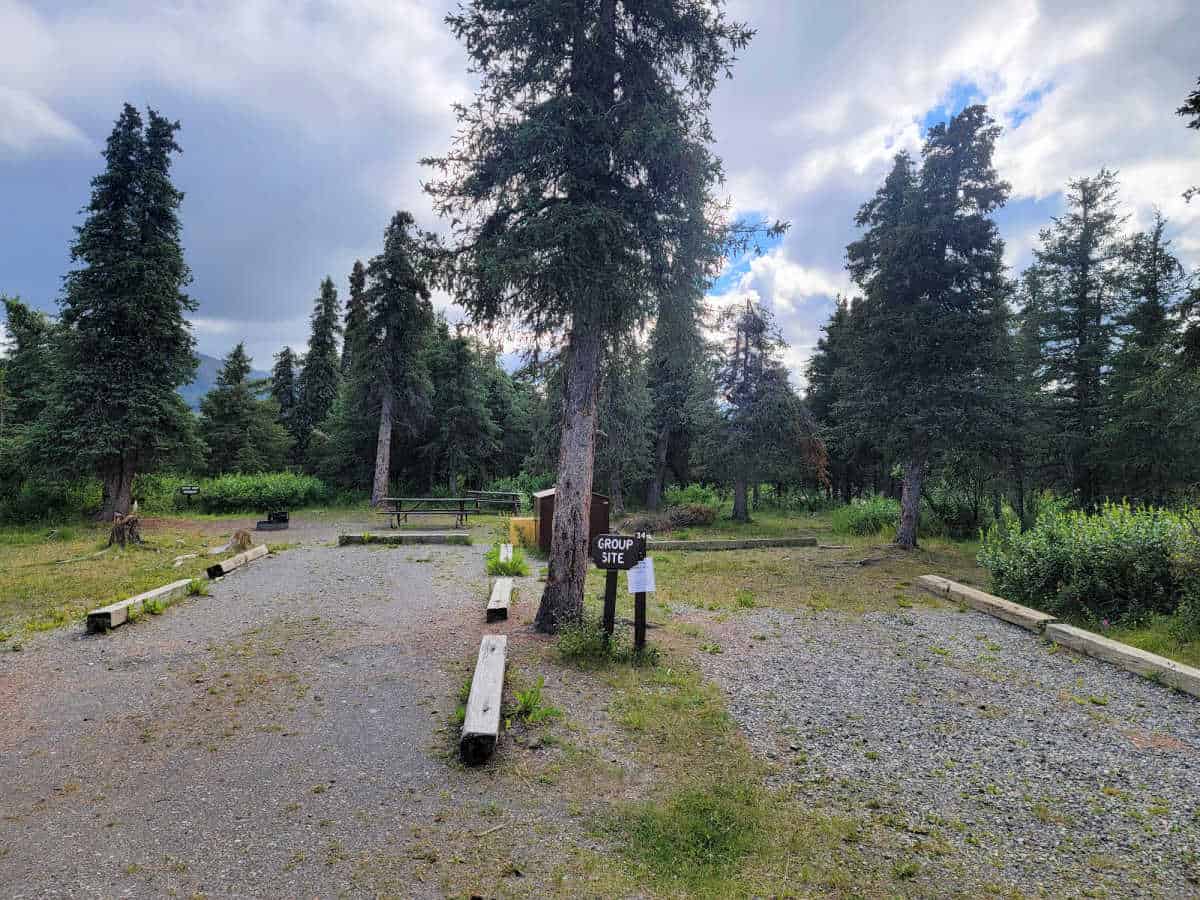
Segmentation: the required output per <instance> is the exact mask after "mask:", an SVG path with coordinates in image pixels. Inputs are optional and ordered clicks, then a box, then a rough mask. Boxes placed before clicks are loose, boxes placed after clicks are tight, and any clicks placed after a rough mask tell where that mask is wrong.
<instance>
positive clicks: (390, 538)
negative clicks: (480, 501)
mask: <svg viewBox="0 0 1200 900" xmlns="http://www.w3.org/2000/svg"><path fill="white" fill-rule="evenodd" d="M470 543H471V536H470V535H469V534H452V533H442V532H432V533H429V532H420V531H408V532H401V533H399V534H339V535H338V546H339V547H348V546H353V545H358V544H457V545H461V546H466V545H469V544H470Z"/></svg>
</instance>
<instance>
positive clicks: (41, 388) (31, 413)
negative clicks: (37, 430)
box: [0, 296, 56, 491]
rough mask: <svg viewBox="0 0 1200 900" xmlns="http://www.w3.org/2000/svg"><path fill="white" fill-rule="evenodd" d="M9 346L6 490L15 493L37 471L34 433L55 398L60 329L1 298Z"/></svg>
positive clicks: (3, 432) (0, 392) (4, 410)
mask: <svg viewBox="0 0 1200 900" xmlns="http://www.w3.org/2000/svg"><path fill="white" fill-rule="evenodd" d="M0 303H3V305H4V310H5V326H6V328H5V330H6V331H7V333H8V339H7V341H4V342H3V343H0V349H2V350H3V351H4V354H5V355H4V356H3V357H2V358H0V366H3V373H2V377H3V383H2V384H0V487H3V488H4V489H6V491H7V490H11V489H15V488H17V487H18V486H19V485H20V484H21V483H22V482H24V481H25V480H26V478H27V477H28V475H29V473H30V472H33V471H36V469H37V466H36V460H35V459H34V458H33V454H31V452H30V451H31V448H30V442H29V438H30V432H31V429H32V428H33V426H34V425H35V424H36V423H37V421H38V418H39V416H40V415H41V414H42V411H43V409H44V408H45V407H46V404H47V403H49V402H50V401H51V400H52V399H53V397H54V386H55V381H56V375H55V362H56V357H55V351H56V347H55V338H56V329H55V327H54V324H53V323H52V322H51V321H50V319H49V317H48V316H46V315H45V314H44V313H41V312H38V311H37V310H34V309H30V308H29V307H28V306H26V305H25V304H24V303H22V302H21V300H20V299H19V298H16V297H5V296H0Z"/></svg>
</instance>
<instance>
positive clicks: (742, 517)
mask: <svg viewBox="0 0 1200 900" xmlns="http://www.w3.org/2000/svg"><path fill="white" fill-rule="evenodd" d="M746 487H747V485H746V479H745V478H742V477H738V478H735V479H734V481H733V520H734V521H735V522H749V521H750V506H749V504H748V503H747V502H746Z"/></svg>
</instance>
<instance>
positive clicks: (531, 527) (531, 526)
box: [508, 516, 537, 547]
mask: <svg viewBox="0 0 1200 900" xmlns="http://www.w3.org/2000/svg"><path fill="white" fill-rule="evenodd" d="M508 540H509V542H510V543H512V544H514V545H516V546H519V547H536V546H537V519H534V518H532V517H526V518H517V517H515V516H514V517H513V518H511V519H509V520H508Z"/></svg>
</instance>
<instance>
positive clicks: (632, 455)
mask: <svg viewBox="0 0 1200 900" xmlns="http://www.w3.org/2000/svg"><path fill="white" fill-rule="evenodd" d="M683 399H684V402H686V401H687V400H688V399H689V398H688V397H686V396H685V397H684V398H683ZM654 426H655V422H654V401H653V399H652V398H651V394H650V386H649V385H648V384H647V379H646V360H645V359H644V358H643V354H642V352H641V350H640V348H639V347H638V345H637V341H636V340H635V339H634V338H633V337H632V336H626V337H623V338H622V339H620V340H618V341H617V342H616V343H615V344H614V346H612V347H611V348H610V349H609V350H608V351H607V352H606V353H605V358H604V367H603V378H602V381H601V386H600V400H599V404H598V413H597V427H598V429H599V433H598V435H597V439H596V477H597V479H598V480H599V481H600V484H602V485H604V486H606V489H607V491H608V497H609V501H610V507H609V508H610V510H611V512H612V515H614V516H620V515H623V514H624V512H625V491H626V488H627V487H629V486H631V485H633V484H637V483H641V482H643V481H645V480H647V479H648V478H650V477H652V476H653V474H654V467H653V457H654V450H655V438H656V437H657V436H658V435H661V431H659V432H658V433H657V434H656V431H655V427H654Z"/></svg>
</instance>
